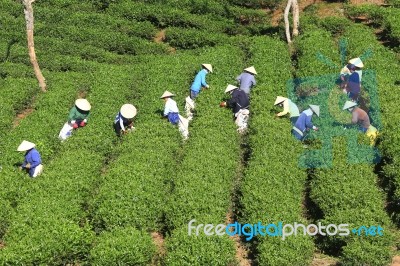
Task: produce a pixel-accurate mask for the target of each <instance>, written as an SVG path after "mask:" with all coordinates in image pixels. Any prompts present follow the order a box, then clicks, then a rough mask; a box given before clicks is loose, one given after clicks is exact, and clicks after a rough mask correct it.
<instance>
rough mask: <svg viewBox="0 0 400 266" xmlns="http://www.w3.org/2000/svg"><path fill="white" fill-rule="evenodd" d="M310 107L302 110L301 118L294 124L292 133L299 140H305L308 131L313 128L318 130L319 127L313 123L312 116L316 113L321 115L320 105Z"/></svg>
mask: <svg viewBox="0 0 400 266" xmlns="http://www.w3.org/2000/svg"><path fill="white" fill-rule="evenodd" d="M309 106H310V108H308V109H307V110H304V111H303V112H301V114H300V116H299V118H298V119H297V121H296V123H295V124H294V126H293V129H292V133H293V135H294V136H295V137H296V139H298V140H301V141H302V140H304V139H305V137H306V131H308V130H310V129H313V130H314V131H317V130H318V128H317V127H316V126H314V125H313V123H312V116H313V114H316V115H317V116H319V106H318V105H312V104H310V105H309Z"/></svg>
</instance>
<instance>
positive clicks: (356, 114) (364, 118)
mask: <svg viewBox="0 0 400 266" xmlns="http://www.w3.org/2000/svg"><path fill="white" fill-rule="evenodd" d="M351 114H352V118H351V123H353V124H358V125H360V126H361V127H363V128H366V129H368V128H369V126H370V125H371V123H370V121H369V116H368V114H367V112H365V111H364V110H363V109H361V108H358V107H356V108H354V110H353V112H351Z"/></svg>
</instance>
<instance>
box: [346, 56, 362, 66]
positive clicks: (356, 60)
mask: <svg viewBox="0 0 400 266" xmlns="http://www.w3.org/2000/svg"><path fill="white" fill-rule="evenodd" d="M349 63H350V64H353V65H355V66H356V67H359V68H363V67H364V64H363V62H362V61H361V59H360V58H359V57H356V58H353V59H350V60H349Z"/></svg>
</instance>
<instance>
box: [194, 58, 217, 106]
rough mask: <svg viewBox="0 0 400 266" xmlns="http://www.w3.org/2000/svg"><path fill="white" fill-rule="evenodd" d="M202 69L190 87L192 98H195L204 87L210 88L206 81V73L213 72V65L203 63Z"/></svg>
mask: <svg viewBox="0 0 400 266" xmlns="http://www.w3.org/2000/svg"><path fill="white" fill-rule="evenodd" d="M201 67H202V69H201V70H200V71H199V73H197V75H196V77H195V78H194V81H193V83H192V86H191V87H190V98H191V99H192V100H194V99H195V98H196V97H197V96H198V95H199V93H200V90H201V88H202V87H205V88H207V89H208V88H210V86H209V85H208V84H207V82H206V75H207V74H208V72H211V73H212V66H211V65H210V64H202V65H201Z"/></svg>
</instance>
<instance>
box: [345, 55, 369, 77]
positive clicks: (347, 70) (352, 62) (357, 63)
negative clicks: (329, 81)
mask: <svg viewBox="0 0 400 266" xmlns="http://www.w3.org/2000/svg"><path fill="white" fill-rule="evenodd" d="M351 65H354V66H355V72H357V73H358V75H359V77H360V81H361V78H362V68H363V67H364V63H363V62H362V61H361V59H360V58H359V57H357V58H352V59H350V60H349V63H348V64H347V65H345V66H344V67H343V68H342V69H341V70H340V79H341V80H342V81H343V82H346V81H347V80H348V78H349V76H350V74H351V70H350V66H351Z"/></svg>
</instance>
